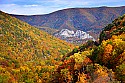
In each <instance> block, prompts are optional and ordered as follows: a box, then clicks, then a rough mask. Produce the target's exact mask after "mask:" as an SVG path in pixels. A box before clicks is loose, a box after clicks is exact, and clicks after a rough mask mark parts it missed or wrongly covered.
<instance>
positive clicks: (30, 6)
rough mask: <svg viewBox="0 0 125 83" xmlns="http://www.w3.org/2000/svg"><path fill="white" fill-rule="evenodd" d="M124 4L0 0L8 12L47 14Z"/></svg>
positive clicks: (123, 0) (119, 0)
mask: <svg viewBox="0 0 125 83" xmlns="http://www.w3.org/2000/svg"><path fill="white" fill-rule="evenodd" d="M100 6H109V7H115V6H125V0H0V10H2V11H4V12H6V13H10V14H23V15H35V14H48V13H51V12H54V11H57V10H61V9H66V8H76V7H77V8H88V7H100Z"/></svg>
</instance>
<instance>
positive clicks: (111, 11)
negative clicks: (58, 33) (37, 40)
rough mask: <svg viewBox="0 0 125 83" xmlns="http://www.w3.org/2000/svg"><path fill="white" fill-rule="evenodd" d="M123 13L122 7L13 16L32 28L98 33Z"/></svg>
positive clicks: (65, 10)
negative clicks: (43, 27) (44, 27)
mask: <svg viewBox="0 0 125 83" xmlns="http://www.w3.org/2000/svg"><path fill="white" fill-rule="evenodd" d="M124 13H125V6H123V7H98V8H71V9H64V10H60V11H56V12H53V13H50V14H46V15H32V16H23V15H13V16H15V17H16V18H19V19H20V20H22V21H25V22H27V23H29V24H30V25H33V26H46V27H50V28H55V29H69V30H83V31H85V32H86V31H93V32H95V33H98V32H100V31H101V29H102V28H103V27H105V25H107V24H108V23H111V22H112V21H113V20H114V19H115V18H117V17H118V16H121V15H123V14H124Z"/></svg>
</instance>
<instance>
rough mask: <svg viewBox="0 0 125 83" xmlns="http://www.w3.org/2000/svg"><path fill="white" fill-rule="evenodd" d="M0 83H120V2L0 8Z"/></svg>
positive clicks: (123, 50) (124, 38)
mask: <svg viewBox="0 0 125 83" xmlns="http://www.w3.org/2000/svg"><path fill="white" fill-rule="evenodd" d="M111 21H112V22H111ZM45 31H46V32H45ZM63 40H65V41H63ZM66 41H67V42H66ZM0 83H125V6H122V7H99V8H70V9H64V10H60V11H56V12H53V13H50V14H46V15H33V16H25V15H12V14H7V13H5V12H3V11H0Z"/></svg>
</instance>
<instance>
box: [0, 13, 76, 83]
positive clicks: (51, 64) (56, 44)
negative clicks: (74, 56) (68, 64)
mask: <svg viewBox="0 0 125 83" xmlns="http://www.w3.org/2000/svg"><path fill="white" fill-rule="evenodd" d="M73 47H74V46H73V45H71V44H68V43H66V42H64V41H62V40H59V39H57V38H55V37H53V36H50V35H48V34H47V33H46V32H43V31H40V30H39V29H36V28H35V27H32V26H30V25H29V24H27V23H25V22H22V21H20V20H18V19H16V18H14V17H11V16H10V15H7V14H5V13H3V12H2V11H0V83H11V82H12V83H17V82H26V83H32V82H39V83H41V82H44V81H45V82H47V83H48V81H50V79H51V74H52V72H53V71H54V69H55V68H56V66H57V65H59V64H60V63H61V62H60V59H61V57H62V56H64V55H65V54H66V53H68V52H70V50H71V49H72V48H73Z"/></svg>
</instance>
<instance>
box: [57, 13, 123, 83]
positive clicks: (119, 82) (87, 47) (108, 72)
mask: <svg viewBox="0 0 125 83" xmlns="http://www.w3.org/2000/svg"><path fill="white" fill-rule="evenodd" d="M62 61H63V63H62V65H60V66H59V67H58V69H57V73H58V75H59V76H56V78H60V79H55V81H56V82H55V83H57V82H60V81H61V82H64V81H66V82H67V83H70V82H73V83H101V82H102V83H125V15H123V16H121V17H119V18H117V19H115V20H114V21H113V22H112V24H109V25H107V26H106V27H105V28H104V30H103V31H102V33H101V34H100V44H99V43H97V42H93V41H88V42H87V43H86V44H83V45H82V46H79V47H76V48H75V49H74V50H73V51H72V52H70V53H68V54H67V55H66V56H64V57H63V58H62Z"/></svg>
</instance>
